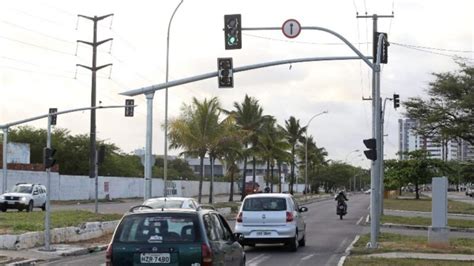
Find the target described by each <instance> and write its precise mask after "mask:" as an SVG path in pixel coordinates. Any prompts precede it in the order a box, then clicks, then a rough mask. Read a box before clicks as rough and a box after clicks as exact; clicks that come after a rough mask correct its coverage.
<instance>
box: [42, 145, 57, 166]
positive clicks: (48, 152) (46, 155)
mask: <svg viewBox="0 0 474 266" xmlns="http://www.w3.org/2000/svg"><path fill="white" fill-rule="evenodd" d="M55 154H56V149H53V148H44V149H43V165H44V168H51V167H53V165H54V164H55V163H56V159H54V155H55Z"/></svg>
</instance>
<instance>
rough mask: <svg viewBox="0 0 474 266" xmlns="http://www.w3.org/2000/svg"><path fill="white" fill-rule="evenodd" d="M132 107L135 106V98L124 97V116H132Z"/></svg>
mask: <svg viewBox="0 0 474 266" xmlns="http://www.w3.org/2000/svg"><path fill="white" fill-rule="evenodd" d="M134 108H135V100H133V99H126V100H125V116H126V117H132V116H133V111H134Z"/></svg>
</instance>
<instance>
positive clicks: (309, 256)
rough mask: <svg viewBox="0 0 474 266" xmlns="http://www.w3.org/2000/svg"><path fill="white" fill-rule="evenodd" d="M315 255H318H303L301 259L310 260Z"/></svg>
mask: <svg viewBox="0 0 474 266" xmlns="http://www.w3.org/2000/svg"><path fill="white" fill-rule="evenodd" d="M314 256H316V254H310V255H308V256H304V257H302V258H301V260H309V259H310V258H311V257H314Z"/></svg>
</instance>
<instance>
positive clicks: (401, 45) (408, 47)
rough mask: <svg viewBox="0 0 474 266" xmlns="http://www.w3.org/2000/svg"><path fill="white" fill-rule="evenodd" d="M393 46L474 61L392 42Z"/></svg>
mask: <svg viewBox="0 0 474 266" xmlns="http://www.w3.org/2000/svg"><path fill="white" fill-rule="evenodd" d="M391 44H393V45H397V46H400V47H404V48H407V49H412V50H416V51H420V52H424V53H429V54H435V55H441V56H446V57H451V58H454V59H464V60H470V61H472V60H474V59H471V58H467V57H463V56H457V55H451V54H443V53H438V52H433V51H430V50H424V49H421V48H416V47H412V46H407V45H403V44H398V43H393V42H391Z"/></svg>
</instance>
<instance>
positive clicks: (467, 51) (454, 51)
mask: <svg viewBox="0 0 474 266" xmlns="http://www.w3.org/2000/svg"><path fill="white" fill-rule="evenodd" d="M390 44H395V45H399V46H404V47H409V48H418V49H426V50H437V51H442V52H453V53H474V51H473V50H453V49H445V48H435V47H427V46H419V45H413V44H404V43H396V42H390Z"/></svg>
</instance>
